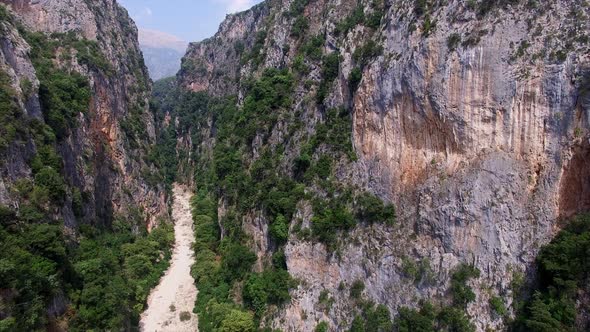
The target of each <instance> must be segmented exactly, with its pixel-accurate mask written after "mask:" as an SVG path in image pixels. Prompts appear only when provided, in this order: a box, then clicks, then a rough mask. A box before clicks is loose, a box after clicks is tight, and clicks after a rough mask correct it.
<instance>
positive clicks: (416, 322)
mask: <svg viewBox="0 0 590 332" xmlns="http://www.w3.org/2000/svg"><path fill="white" fill-rule="evenodd" d="M394 326H395V328H396V330H397V331H399V332H414V331H420V332H434V331H456V332H473V331H475V326H474V325H473V324H472V323H471V322H470V321H469V318H468V317H467V316H466V315H465V312H464V311H463V310H461V309H458V308H452V307H445V308H442V309H439V308H435V307H434V306H433V305H432V304H430V303H428V302H426V303H423V304H422V305H421V307H420V309H419V310H416V309H410V308H405V307H402V308H400V309H399V316H398V317H397V318H396V320H395V322H394Z"/></svg>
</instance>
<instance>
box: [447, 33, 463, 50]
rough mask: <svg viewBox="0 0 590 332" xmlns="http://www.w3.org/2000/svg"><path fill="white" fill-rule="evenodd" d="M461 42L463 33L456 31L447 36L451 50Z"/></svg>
mask: <svg viewBox="0 0 590 332" xmlns="http://www.w3.org/2000/svg"><path fill="white" fill-rule="evenodd" d="M460 43H461V35H460V34H458V33H456V32H454V33H452V34H450V35H449V37H447V47H448V48H449V50H450V51H454V50H455V49H457V46H459V44H460Z"/></svg>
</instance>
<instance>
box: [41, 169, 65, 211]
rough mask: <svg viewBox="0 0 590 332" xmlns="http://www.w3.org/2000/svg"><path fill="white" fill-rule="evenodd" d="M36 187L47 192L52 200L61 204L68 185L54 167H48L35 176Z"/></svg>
mask: <svg viewBox="0 0 590 332" xmlns="http://www.w3.org/2000/svg"><path fill="white" fill-rule="evenodd" d="M35 185H36V186H39V187H40V188H41V189H45V190H47V192H48V194H49V197H50V198H51V200H52V201H53V202H54V203H56V204H60V203H62V202H63V201H64V199H65V196H66V184H65V183H64V180H63V178H62V176H61V175H60V174H59V173H58V172H57V171H56V170H55V169H54V168H52V167H49V166H46V167H43V168H42V169H41V170H39V171H38V172H37V174H35Z"/></svg>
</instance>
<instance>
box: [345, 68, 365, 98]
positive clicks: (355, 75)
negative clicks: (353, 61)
mask: <svg viewBox="0 0 590 332" xmlns="http://www.w3.org/2000/svg"><path fill="white" fill-rule="evenodd" d="M362 79H363V71H362V70H361V69H360V68H359V67H354V68H353V69H352V71H351V72H350V75H349V76H348V86H349V88H350V92H351V93H355V92H356V89H357V88H358V86H359V84H360V83H361V80H362Z"/></svg>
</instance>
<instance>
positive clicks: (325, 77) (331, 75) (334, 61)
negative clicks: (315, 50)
mask: <svg viewBox="0 0 590 332" xmlns="http://www.w3.org/2000/svg"><path fill="white" fill-rule="evenodd" d="M339 68H340V54H339V53H336V52H334V53H330V54H329V55H327V56H325V57H324V59H323V61H322V81H321V82H320V86H319V87H318V92H317V96H316V99H317V102H318V103H320V104H321V103H323V102H324V99H326V96H327V95H328V90H329V88H330V86H331V85H332V83H333V82H334V80H335V79H336V78H337V77H338V71H339Z"/></svg>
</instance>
